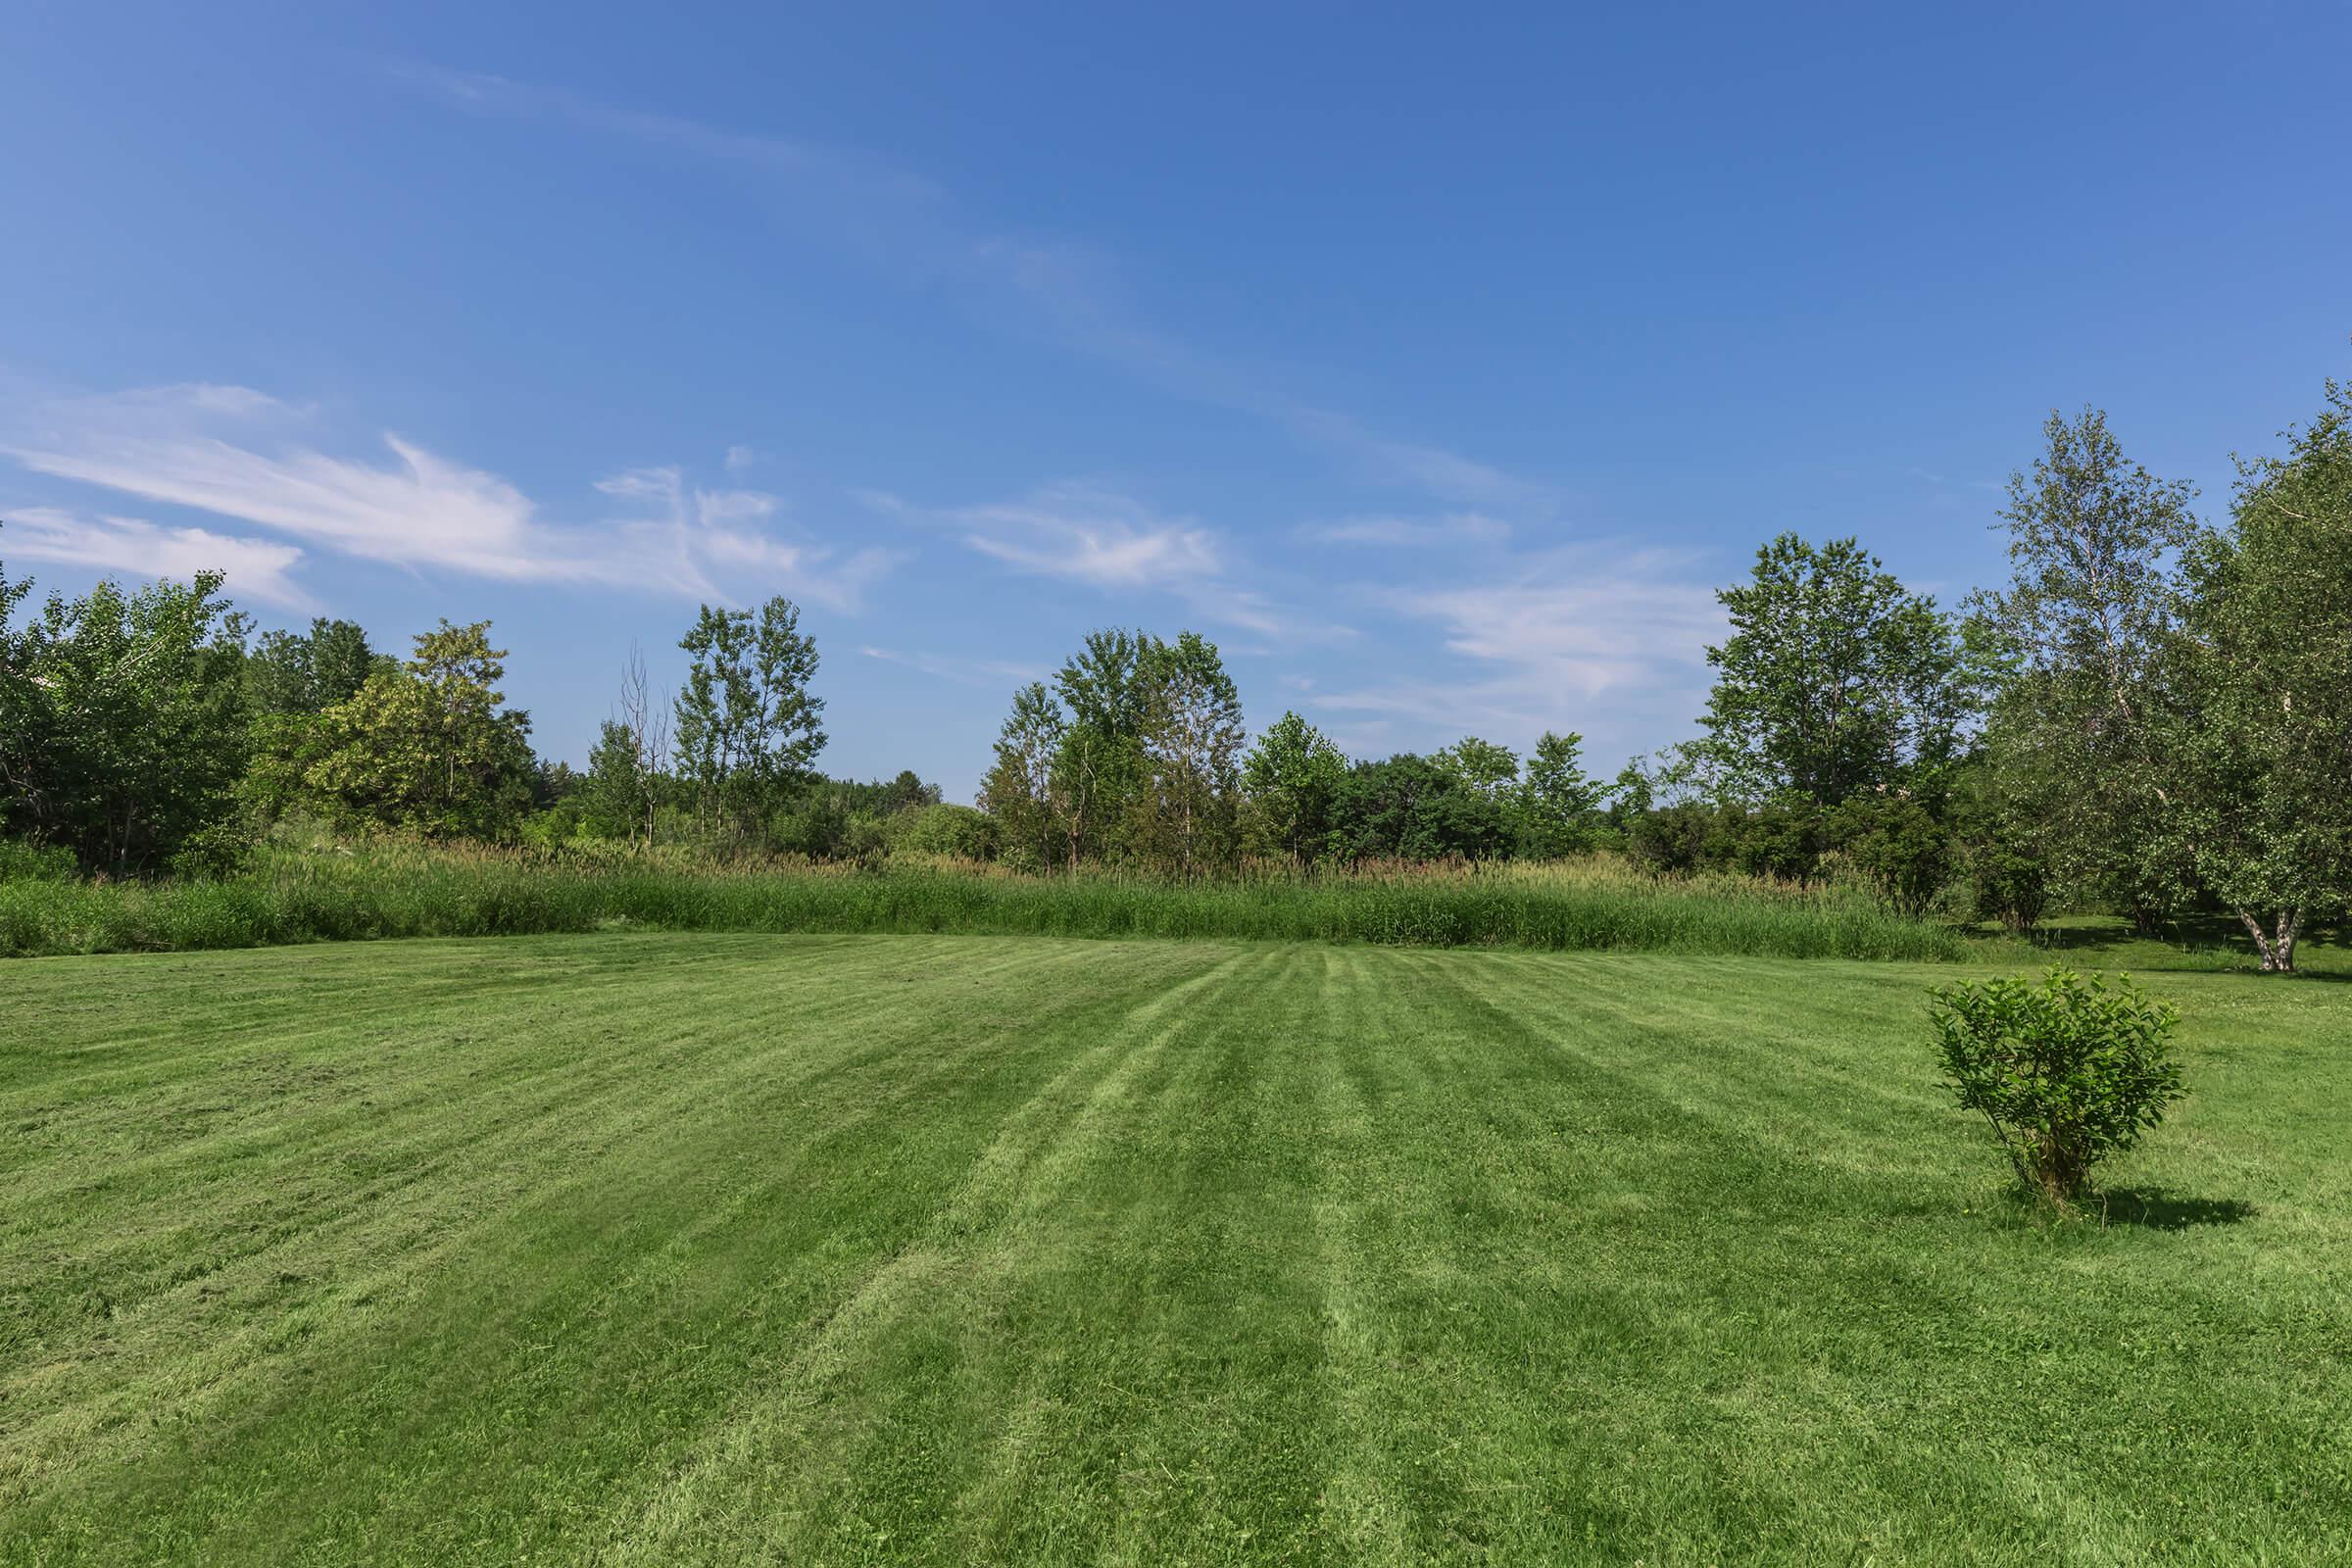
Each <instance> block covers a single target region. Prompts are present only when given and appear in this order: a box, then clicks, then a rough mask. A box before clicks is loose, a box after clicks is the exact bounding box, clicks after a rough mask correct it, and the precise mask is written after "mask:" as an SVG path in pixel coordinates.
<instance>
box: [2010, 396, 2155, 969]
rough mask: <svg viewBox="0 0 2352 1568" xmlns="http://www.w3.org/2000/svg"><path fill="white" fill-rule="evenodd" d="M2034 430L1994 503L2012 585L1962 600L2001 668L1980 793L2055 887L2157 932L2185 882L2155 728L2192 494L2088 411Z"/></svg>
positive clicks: (2103, 419) (2095, 412)
mask: <svg viewBox="0 0 2352 1568" xmlns="http://www.w3.org/2000/svg"><path fill="white" fill-rule="evenodd" d="M2042 438H2043V450H2042V452H2041V454H2040V456H2039V457H2037V458H2036V459H2035V460H2034V467H2033V470H2032V471H2031V472H2030V473H2029V472H2022V471H2021V472H2017V473H2012V474H2011V475H2010V476H2009V491H2008V499H2007V502H2006V504H2005V505H2004V506H2003V507H2002V509H2001V512H2000V516H2001V519H2002V521H2003V523H2004V524H2005V525H2006V527H2007V531H2008V534H2009V560H2010V563H2011V566H2012V571H2013V575H2012V579H2011V581H2010V583H2009V585H2008V586H2007V587H2006V588H2004V589H2002V590H2000V591H1998V592H1990V593H1979V594H1976V595H1974V596H1972V598H1971V599H1970V602H1969V610H1970V613H1971V622H1970V627H1969V630H1970V634H1971V642H1972V644H1973V645H1974V646H1975V647H1976V648H1977V649H1978V651H1979V652H1980V653H1981V655H1982V656H1983V659H1984V662H1985V664H1986V665H1987V666H1988V667H1989V668H1992V669H1994V670H1996V671H1998V672H1999V674H2000V675H2001V680H2000V684H1999V687H1998V690H1997V693H1996V695H1995V697H1994V700H1993V702H1992V705H1991V712H1990V717H1989V721H1988V723H1987V725H1986V731H1985V760H1986V764H1987V766H1988V767H1989V769H1990V770H1991V772H1992V774H1993V777H1991V778H1990V779H1989V780H1988V781H1987V783H1986V794H1987V798H1989V799H1993V800H1997V801H2000V802H2003V803H2005V804H2004V806H2003V810H2004V812H2005V813H2006V814H2007V816H2008V817H2009V818H2010V819H2012V820H2014V821H2016V822H2018V823H2021V824H2027V823H2030V824H2033V826H2034V837H2035V838H2036V839H2037V840H2039V841H2040V842H2041V843H2042V844H2043V845H2044V846H2046V850H2047V853H2048V855H2049V856H2050V857H2051V858H2052V860H2053V861H2054V864H2053V865H2052V867H2051V869H2052V870H2053V871H2054V872H2055V873H2056V876H2057V879H2058V881H2059V883H2060V885H2061V887H2062V888H2063V889H2065V890H2066V891H2067V892H2068V893H2070V894H2071V895H2072V896H2073V897H2075V898H2078V899H2082V898H2087V897H2098V898H2106V899H2110V900H2112V901H2113V902H2115V903H2117V904H2119V905H2121V906H2122V907H2125V908H2126V909H2128V910H2129V911H2131V914H2132V915H2133V917H2134V919H2135V921H2136V922H2137V923H2139V924H2140V925H2141V926H2142V927H2143V928H2146V927H2152V926H2153V925H2155V924H2156V923H2157V922H2158V921H2159V920H2161V918H2162V917H2163V915H2164V914H2165V912H2166V911H2168V910H2169V909H2170V908H2172V907H2174V906H2175V905H2177V904H2178V903H2179V902H2180V899H2181V898H2182V897H2183V896H2184V894H2185V892H2186V879H2185V873H2186V870H2187V861H2186V858H2185V856H2184V855H2183V853H2182V849H2181V841H2180V825H2181V824H2180V817H2179V813H2178V811H2177V810H2176V809H2175V807H2176V805H2177V801H2176V799H2175V797H2176V796H2177V795H2178V793H2179V788H2180V780H2179V779H2178V778H2176V777H2174V776H2172V775H2173V770H2174V767H2175V765H2176V764H2175V762H2174V761H2173V760H2168V759H2167V758H2166V757H2165V756H2163V755H2162V746H2161V736H2160V730H2161V728H2162V723H2161V721H2162V718H2163V714H2164V712H2165V711H2166V709H2167V706H2168V703H2169V702H2170V699H2169V698H2168V696H2167V693H2166V691H2165V686H2166V681H2167V679H2168V674H2167V671H2168V668H2169V662H2168V657H2167V653H2166V650H2167V648H2168V647H2169V646H2170V643H2171V641H2172V638H2173V635H2174V632H2175V630H2176V628H2177V626H2178V624H2179V620H2180V613H2181V608H2182V605H2183V602H2184V601H2183V584H2182V581H2181V577H2180V572H2181V566H2182V563H2183V561H2184V558H2185V553H2186V552H2187V551H2188V549H2189V547H2190V546H2191V545H2192V544H2193V543H2194V542H2195V541H2196V540H2197V539H2198V538H2199V536H2200V532H2201V530H2200V528H2199V526H2198V524H2197V521H2196V519H2195V517H2194V516H2193V515H2191V513H2190V511H2189V505H2190V502H2191V500H2192V499H2193V497H2194V494H2195V492H2194V491H2193V490H2192V489H2191V488H2190V487H2189V486H2188V485H2186V484H2182V483H2176V482H2168V481H2165V480H2161V479H2158V478H2156V477H2155V476H2154V475H2152V474H2150V473H2149V472H2148V471H2147V470H2146V469H2145V468H2143V467H2141V466H2139V465H2137V464H2135V463H2133V462H2131V460H2130V459H2129V458H2127V457H2126V456H2125V454H2124V450H2123V446H2122V444H2121V443H2120V442H2119V441H2118V440H2117V439H2116V437H2115V435H2114V433H2113V432H2112V431H2110V430H2109V429H2108V427H2107V417H2106V416H2105V415H2104V414H2103V413H2101V412H2100V411H2098V410H2096V409H2086V410H2084V411H2083V412H2082V414H2080V415H2078V416H2076V417H2073V418H2071V419H2070V418H2068V417H2064V416H2062V415H2059V414H2057V413H2052V414H2051V415H2050V417H2049V419H2048V421H2047V422H2046V423H2045V424H2044V425H2043V427H2042Z"/></svg>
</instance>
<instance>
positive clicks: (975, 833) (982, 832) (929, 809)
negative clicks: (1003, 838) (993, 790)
mask: <svg viewBox="0 0 2352 1568" xmlns="http://www.w3.org/2000/svg"><path fill="white" fill-rule="evenodd" d="M889 829H890V847H891V849H892V851H893V852H894V853H896V852H902V851H903V852H905V853H907V854H910V855H928V856H936V857H938V858H941V859H948V860H973V861H979V860H993V859H995V858H997V850H998V842H999V841H998V826H997V820H996V818H994V817H992V816H990V815H989V814H988V813H987V812H985V811H976V810H974V809H972V808H970V807H968V806H950V805H945V804H942V803H939V802H934V803H933V804H931V805H929V806H920V807H916V808H914V809H911V810H907V811H902V812H900V813H899V814H898V815H896V816H893V817H891V818H890V819H889Z"/></svg>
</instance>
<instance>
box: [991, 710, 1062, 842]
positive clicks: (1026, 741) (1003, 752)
mask: <svg viewBox="0 0 2352 1568" xmlns="http://www.w3.org/2000/svg"><path fill="white" fill-rule="evenodd" d="M1067 729H1068V720H1067V719H1065V718H1064V717H1063V715H1062V711H1061V707H1060V705H1059V704H1058V703H1056V702H1055V701H1054V695H1053V693H1051V692H1049V691H1047V690H1046V687H1045V683H1044V682H1042V681H1031V682H1030V683H1029V684H1028V685H1026V686H1024V687H1022V688H1021V689H1020V690H1019V691H1017V692H1015V693H1013V695H1012V711H1011V713H1010V714H1008V715H1007V716H1006V717H1005V725H1004V728H1003V729H1002V730H1000V731H999V732H998V735H997V745H996V757H995V760H994V761H993V762H992V763H991V764H990V766H989V769H988V772H987V774H986V775H985V776H984V777H983V778H982V779H981V781H980V807H981V809H983V810H985V811H987V812H988V813H989V815H991V816H992V817H994V818H995V819H996V821H997V823H998V827H999V830H1000V835H999V836H1000V841H1001V844H1000V847H1001V850H1002V853H1003V854H1004V855H1005V858H1006V859H1007V860H1008V861H1011V862H1017V863H1019V864H1020V865H1022V866H1023V867H1024V868H1026V869H1030V870H1042V869H1044V868H1045V867H1047V866H1049V865H1053V864H1055V863H1057V862H1058V861H1059V860H1060V859H1061V858H1063V857H1062V855H1061V854H1060V853H1059V850H1060V845H1061V824H1060V820H1059V811H1058V809H1057V801H1056V796H1055V794H1054V762H1055V761H1056V760H1058V758H1059V757H1060V755H1061V742H1062V736H1063V735H1064V733H1065V732H1066V731H1067Z"/></svg>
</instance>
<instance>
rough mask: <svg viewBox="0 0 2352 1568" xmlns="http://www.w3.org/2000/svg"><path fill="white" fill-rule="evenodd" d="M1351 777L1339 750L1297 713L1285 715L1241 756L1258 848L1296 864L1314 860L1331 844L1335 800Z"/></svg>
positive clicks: (1253, 833) (1254, 841)
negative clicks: (1342, 786) (1248, 751)
mask: <svg viewBox="0 0 2352 1568" xmlns="http://www.w3.org/2000/svg"><path fill="white" fill-rule="evenodd" d="M1347 777H1348V759H1347V758H1345V757H1343V756H1341V755H1340V749H1339V748H1338V747H1337V746H1334V745H1333V744H1332V743H1331V742H1330V741H1329V740H1328V739H1326V738H1325V737H1324V735H1323V733H1322V731H1320V730H1318V729H1316V728H1315V726H1314V725H1312V724H1310V723H1308V722H1307V721H1306V720H1305V719H1303V718H1301V717H1299V715H1298V714H1297V713H1295V712H1286V713H1284V714H1283V715H1282V717H1281V718H1280V719H1278V720H1276V721H1275V722H1274V723H1273V724H1272V725H1271V726H1269V727H1268V728H1267V730H1266V732H1265V733H1264V734H1263V735H1260V736H1259V737H1258V738H1257V744H1256V745H1254V746H1252V747H1251V748H1250V754H1249V755H1248V756H1247V757H1245V758H1244V759H1243V760H1242V793H1243V796H1244V798H1245V799H1246V800H1247V801H1248V803H1249V809H1250V837H1251V839H1252V841H1253V847H1254V848H1255V849H1256V850H1257V851H1259V852H1260V853H1264V854H1269V855H1276V856H1280V857H1282V858H1284V859H1287V860H1289V861H1290V862H1291V863H1292V864H1293V865H1298V866H1303V865H1305V864H1306V863H1307V862H1308V861H1310V860H1312V859H1314V858H1316V857H1317V856H1319V855H1320V854H1322V853H1323V851H1324V850H1325V849H1326V848H1328V847H1329V843H1330V837H1331V827H1332V808H1333V804H1334V802H1335V801H1336V799H1337V797H1338V795H1339V791H1340V787H1341V785H1342V784H1343V783H1344V782H1345V781H1346V779H1347Z"/></svg>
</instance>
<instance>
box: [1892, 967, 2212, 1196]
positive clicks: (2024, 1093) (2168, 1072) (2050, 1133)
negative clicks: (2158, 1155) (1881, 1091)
mask: <svg viewBox="0 0 2352 1568" xmlns="http://www.w3.org/2000/svg"><path fill="white" fill-rule="evenodd" d="M1930 994H1931V996H1933V998H1934V999H1935V1004H1936V1006H1935V1011H1934V1013H1933V1017H1934V1020H1935V1025H1936V1034H1937V1036H1938V1037H1939V1041H1940V1045H1941V1048H1942V1054H1943V1069H1944V1073H1945V1081H1946V1085H1947V1087H1949V1088H1950V1089H1951V1091H1952V1093H1953V1094H1954V1095H1955V1096H1957V1097H1958V1099H1959V1101H1960V1104H1961V1106H1962V1107H1963V1108H1964V1109H1968V1110H1973V1111H1976V1112H1978V1113H1979V1114H1980V1115H1982V1116H1983V1117H1984V1118H1985V1121H1986V1123H1987V1124H1989V1125H1990V1126H1991V1128H1992V1132H1993V1136H1994V1137H1995V1138H1996V1139H1998V1140H1999V1142H2000V1145H2001V1149H2002V1151H2003V1152H2005V1153H2006V1154H2008V1156H2009V1161H2010V1163H2011V1164H2012V1165H2014V1166H2015V1167H2016V1169H2017V1175H2018V1179H2019V1180H2020V1181H2021V1182H2023V1183H2024V1184H2025V1185H2026V1187H2027V1188H2028V1189H2029V1190H2030V1191H2032V1192H2034V1193H2035V1194H2037V1195H2038V1196H2040V1197H2042V1198H2044V1199H2046V1200H2048V1201H2050V1202H2052V1203H2054V1204H2056V1205H2058V1206H2059V1207H2062V1208H2063V1207H2065V1206H2066V1205H2067V1204H2068V1203H2069V1202H2070V1201H2072V1200H2074V1199H2075V1198H2076V1197H2078V1196H2080V1195H2081V1194H2082V1191H2083V1189H2084V1188H2085V1187H2086V1186H2087V1185H2088V1183H2089V1179H2090V1170H2091V1167H2092V1166H2093V1165H2095V1164H2097V1163H2098V1162H2099V1161H2101V1160H2103V1159H2106V1158H2107V1157H2108V1156H2110V1155H2113V1154H2120V1153H2122V1152H2125V1151H2126V1150H2129V1149H2131V1147H2132V1146H2133V1145H2134V1144H2136V1143H2138V1142H2139V1140H2140V1136H2141V1135H2142V1134H2143V1133H2145V1132H2146V1131H2147V1130H2148V1129H2149V1128H2151V1127H2153V1126H2155V1125H2156V1124H2157V1123H2158V1122H2159V1121H2161V1120H2163V1118H2164V1107H2165V1106H2166V1105H2168V1104H2170V1103H2172V1102H2173V1101H2175V1100H2178V1099H2180V1094H2181V1089H2180V1066H2179V1065H2178V1064H2177V1063H2176V1062H2174V1061H2173V1059H2172V1057H2171V1054H2170V1050H2169V1047H2168V1045H2167V1037H2168V1036H2169V1035H2170V1034H2171V1033H2172V1031H2173V1030H2174V1028H2175V1027H2177V1026H2178V1025H2179V1023H2180V1013H2179V1011H2178V1010H2177V1009H2175V1008H2174V1006H2173V1005H2172V1004H2170V1003H2168V1002H2159V1001H2155V1000H2153V999H2151V998H2150V997H2148V996H2147V995H2146V993H2144V992H2142V991H2140V990H2139V988H2138V987H2136V986H2134V985H2132V984H2131V981H2130V980H2129V979H2120V980H2118V981H2117V982H2116V983H2115V984H2114V985H2113V986H2110V985H2108V983H2107V982H2106V981H2104V980H2101V979H2098V978H2096V977H2093V978H2092V979H2089V980H2084V979H2083V978H2082V976H2081V975H2079V974H2077V973H2075V972H2074V971H2073V970H2071V969H2068V968H2066V967H2064V966H2063V965H2061V966H2057V967H2053V968H2052V969H2051V970H2050V972H2049V974H2048V975H2047V976H2045V977H2044V978H2043V979H2042V981H2041V982H2040V983H2039V984H2038V985H2034V984H2029V983H2028V982H2026V981H2023V980H2008V979H2003V980H1990V981H1986V982H1985V983H1983V984H1981V985H1980V984H1966V985H1955V986H1939V987H1937V988H1936V990H1935V991H1934V992H1932V993H1930Z"/></svg>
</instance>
